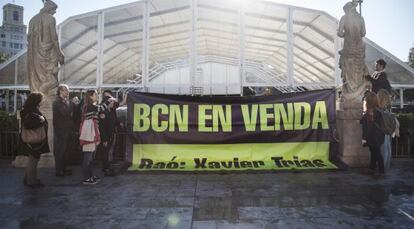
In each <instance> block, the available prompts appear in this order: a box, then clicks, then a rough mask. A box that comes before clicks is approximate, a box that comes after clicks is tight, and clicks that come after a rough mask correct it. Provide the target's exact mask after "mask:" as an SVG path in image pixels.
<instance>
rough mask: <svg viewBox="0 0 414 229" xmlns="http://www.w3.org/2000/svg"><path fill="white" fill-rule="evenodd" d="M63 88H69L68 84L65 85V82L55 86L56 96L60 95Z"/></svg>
mask: <svg viewBox="0 0 414 229" xmlns="http://www.w3.org/2000/svg"><path fill="white" fill-rule="evenodd" d="M63 88H67V89H69V87H68V85H66V84H59V86H58V87H57V90H56V95H57V96H59V95H60V92H61V91H62V90H63Z"/></svg>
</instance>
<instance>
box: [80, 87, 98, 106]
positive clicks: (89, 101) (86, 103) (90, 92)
mask: <svg viewBox="0 0 414 229" xmlns="http://www.w3.org/2000/svg"><path fill="white" fill-rule="evenodd" d="M95 93H96V94H98V92H97V91H96V90H88V91H87V92H86V94H85V100H84V104H83V105H84V106H85V107H87V106H89V105H92V104H93V101H92V99H91V96H92V95H93V94H95Z"/></svg>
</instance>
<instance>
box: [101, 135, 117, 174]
mask: <svg viewBox="0 0 414 229" xmlns="http://www.w3.org/2000/svg"><path fill="white" fill-rule="evenodd" d="M113 141H114V138H112V139H111V140H110V141H108V144H107V145H106V146H104V145H103V143H102V142H101V143H100V144H99V145H98V153H99V154H100V156H101V162H102V170H105V169H109V151H110V150H111V147H112V144H113Z"/></svg>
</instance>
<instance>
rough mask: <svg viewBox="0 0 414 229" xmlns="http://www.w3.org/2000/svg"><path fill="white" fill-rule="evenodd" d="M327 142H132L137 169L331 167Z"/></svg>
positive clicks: (201, 169) (135, 168) (213, 169)
mask: <svg viewBox="0 0 414 229" xmlns="http://www.w3.org/2000/svg"><path fill="white" fill-rule="evenodd" d="M334 168H337V167H336V166H335V165H334V164H332V163H331V162H330V161H329V142H298V143H296V142H288V143H237V144H134V145H133V164H132V166H131V167H130V170H138V171H155V170H159V171H220V170H292V169H300V170H304V169H334Z"/></svg>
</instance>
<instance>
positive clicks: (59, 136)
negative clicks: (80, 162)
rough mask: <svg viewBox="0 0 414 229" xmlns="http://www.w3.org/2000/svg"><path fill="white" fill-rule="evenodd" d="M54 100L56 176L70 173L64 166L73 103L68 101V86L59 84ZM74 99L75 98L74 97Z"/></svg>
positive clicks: (71, 123) (71, 121)
mask: <svg viewBox="0 0 414 229" xmlns="http://www.w3.org/2000/svg"><path fill="white" fill-rule="evenodd" d="M56 94H57V96H56V100H55V101H54V102H53V106H52V110H53V134H54V135H53V136H54V138H53V146H54V147H53V153H54V155H55V169H56V176H67V175H71V174H72V172H71V171H70V170H68V169H66V168H65V152H66V150H67V146H68V142H69V139H70V134H71V132H72V130H73V120H72V113H73V112H72V110H73V104H71V103H70V102H69V100H68V99H69V87H68V86H67V85H66V84H61V85H59V86H58V88H57V93H56ZM74 99H76V98H74Z"/></svg>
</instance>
